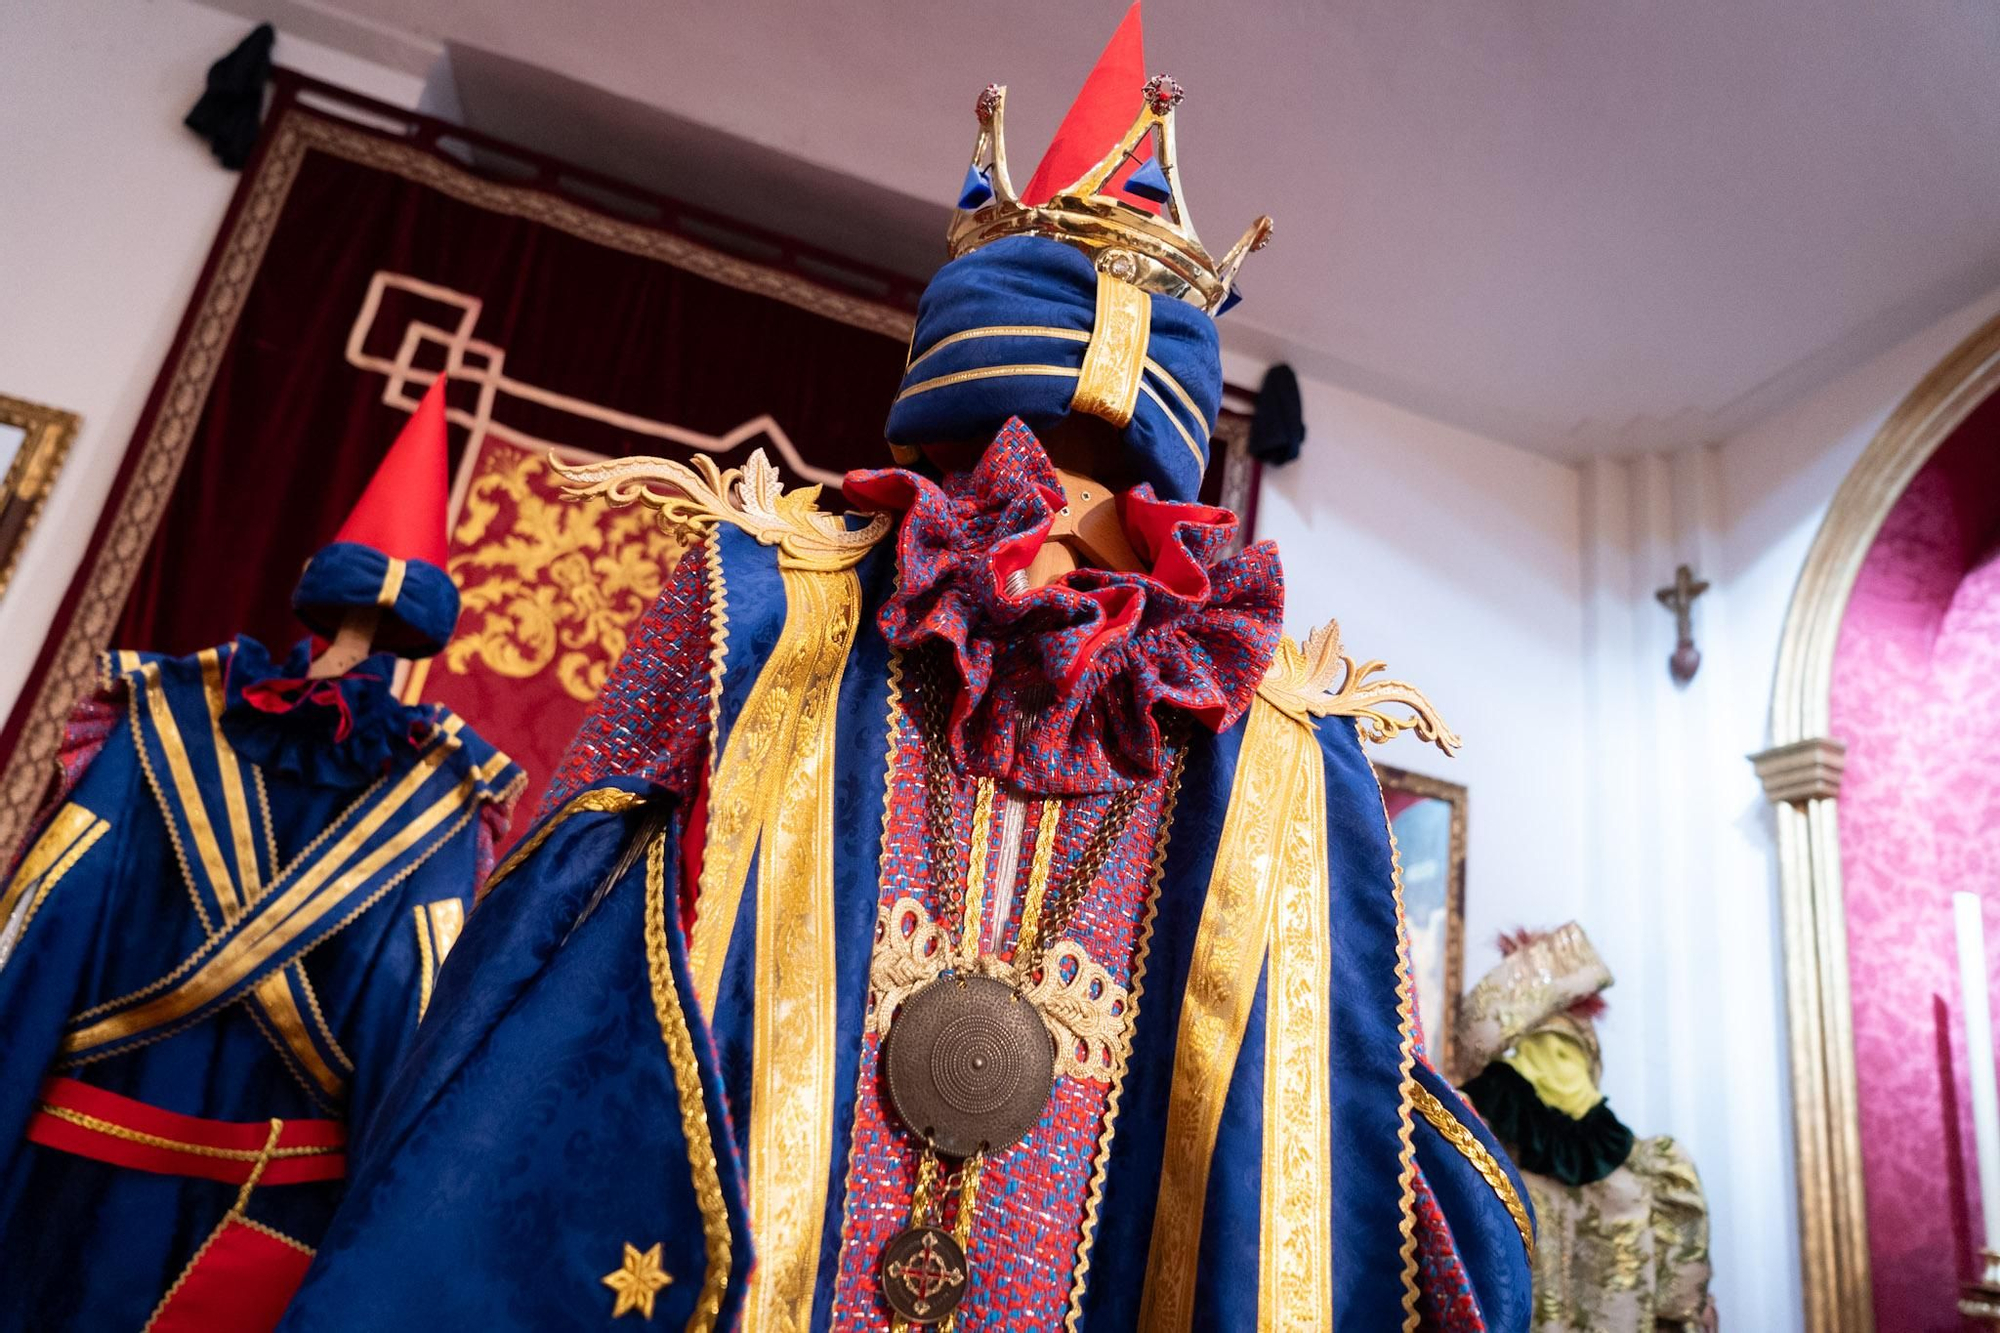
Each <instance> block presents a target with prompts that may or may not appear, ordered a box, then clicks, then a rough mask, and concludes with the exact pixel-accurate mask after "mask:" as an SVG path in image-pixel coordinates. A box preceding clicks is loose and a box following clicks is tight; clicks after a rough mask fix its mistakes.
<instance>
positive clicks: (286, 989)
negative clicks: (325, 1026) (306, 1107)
mask: <svg viewBox="0 0 2000 1333" xmlns="http://www.w3.org/2000/svg"><path fill="white" fill-rule="evenodd" d="M294 972H296V973H297V974H298V979H299V980H300V981H304V980H305V968H304V967H303V966H302V965H300V964H298V963H293V964H292V965H291V966H289V967H284V968H280V969H278V970H277V971H276V972H273V973H272V974H271V975H270V976H268V977H265V978H264V979H263V980H262V981H259V982H258V983H257V984H256V985H255V986H253V987H252V988H251V992H250V993H251V995H252V996H253V997H254V998H255V999H256V1002H257V1005H258V1007H259V1008H261V1009H262V1010H263V1011H264V1013H265V1015H266V1016H267V1017H269V1019H270V1020H271V1024H272V1026H273V1027H275V1028H276V1029H277V1033H276V1035H277V1037H278V1039H279V1040H281V1041H283V1042H284V1043H285V1045H286V1046H287V1047H289V1048H290V1049H291V1052H292V1054H293V1055H295V1056H296V1057H297V1058H298V1061H299V1064H300V1065H301V1066H302V1067H303V1068H304V1069H305V1072H306V1073H307V1074H308V1075H309V1076H310V1077H311V1078H312V1081H313V1082H314V1083H316V1084H318V1085H319V1090H320V1091H321V1092H323V1093H324V1094H326V1096H327V1097H328V1098H329V1099H331V1100H332V1101H334V1102H336V1103H337V1102H338V1101H339V1100H340V1099H341V1098H342V1097H344V1096H346V1095H347V1080H346V1079H344V1078H342V1077H341V1076H340V1073H339V1072H338V1071H337V1070H335V1069H334V1068H333V1067H332V1066H331V1065H329V1064H328V1063H327V1062H326V1057H325V1056H324V1055H322V1054H321V1053H320V1049H319V1046H318V1045H317V1043H315V1042H314V1041H313V1039H312V1034H310V1033H308V1032H307V1031H306V1016H305V1014H304V1013H302V1012H300V1010H299V1004H298V996H297V995H296V994H295V993H294V992H293V990H292V974H293V973H294Z"/></svg>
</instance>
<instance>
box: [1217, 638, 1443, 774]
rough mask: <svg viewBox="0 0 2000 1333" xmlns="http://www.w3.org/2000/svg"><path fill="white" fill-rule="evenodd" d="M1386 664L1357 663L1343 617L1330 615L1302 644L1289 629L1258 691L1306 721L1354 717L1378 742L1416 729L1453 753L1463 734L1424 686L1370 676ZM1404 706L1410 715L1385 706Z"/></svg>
mask: <svg viewBox="0 0 2000 1333" xmlns="http://www.w3.org/2000/svg"><path fill="white" fill-rule="evenodd" d="M1382 669H1383V664H1382V663H1381V662H1379V661H1369V662H1363V663H1360V664H1359V665H1357V664H1356V663H1355V661H1354V659H1353V658H1352V657H1349V656H1348V655H1347V654H1346V653H1344V652H1342V651H1341V643H1340V623H1339V622H1338V621H1333V620H1329V621H1327V622H1326V624H1324V625H1322V626H1320V627H1319V628H1318V629H1316V630H1314V631H1313V632H1312V633H1311V634H1309V635H1307V636H1306V641H1305V644H1304V646H1301V645H1300V644H1298V643H1297V642H1296V641H1294V640H1293V639H1292V637H1291V636H1290V635H1286V636H1284V637H1282V638H1280V639H1279V640H1278V654H1277V657H1276V658H1275V659H1273V661H1272V663H1271V669H1270V671H1269V672H1267V673H1266V674H1265V676H1264V680H1263V683H1262V684H1261V685H1259V686H1258V687H1257V692H1258V694H1260V695H1261V696H1263V697H1264V698H1265V699H1268V700H1270V702H1271V703H1272V704H1274V705H1275V706H1276V707H1277V708H1279V709H1280V710H1281V711H1283V712H1285V713H1288V714H1290V715H1291V716H1293V717H1295V718H1298V719H1299V720H1300V721H1302V722H1303V721H1305V720H1307V719H1308V718H1313V717H1351V718H1354V719H1355V720H1356V721H1357V722H1358V723H1359V724H1360V728H1361V736H1362V738H1363V739H1364V740H1370V741H1375V742H1377V743H1378V744H1379V743H1380V742H1382V741H1386V740H1388V739H1389V738H1390V737H1391V736H1394V735H1395V734H1397V733H1398V732H1402V731H1414V732H1415V733H1416V735H1417V739H1418V740H1421V741H1429V742H1430V743H1431V744H1433V745H1435V746H1437V747H1438V749H1440V750H1442V751H1444V752H1445V753H1446V754H1452V753H1454V752H1456V751H1457V749H1458V747H1459V739H1458V736H1457V734H1456V733H1454V732H1453V731H1452V730H1451V728H1449V727H1447V726H1446V725H1445V724H1444V721H1443V719H1441V718H1440V717H1439V716H1438V713H1437V709H1435V708H1433V707H1432V706H1431V701H1430V700H1429V699H1426V698H1425V697H1424V692H1423V691H1422V690H1420V689H1418V688H1417V687H1416V686H1414V685H1411V684H1409V683H1408V682H1407V681H1400V680H1370V679H1369V678H1370V677H1371V676H1373V675H1375V673H1377V672H1378V671H1381V670H1382ZM1390 707H1401V708H1407V709H1408V710H1409V716H1407V717H1404V716H1398V715H1393V714H1390V713H1387V712H1384V711H1383V710H1384V709H1386V708H1390Z"/></svg>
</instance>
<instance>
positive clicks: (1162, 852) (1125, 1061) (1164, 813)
mask: <svg viewBox="0 0 2000 1333" xmlns="http://www.w3.org/2000/svg"><path fill="white" fill-rule="evenodd" d="M1186 763H1187V747H1186V746H1185V745H1183V746H1181V747H1179V748H1178V750H1177V751H1176V752H1175V754H1174V766H1173V771H1172V772H1171V773H1170V774H1168V776H1167V789H1166V794H1165V795H1164V796H1163V797H1162V798H1161V800H1160V822H1159V832H1158V833H1157V834H1156V835H1155V836H1154V839H1153V866H1152V873H1151V874H1150V875H1149V876H1148V878H1147V881H1146V901H1145V903H1144V905H1143V906H1142V907H1141V908H1140V910H1139V936H1138V941H1137V943H1136V944H1135V945H1134V946H1133V951H1132V993H1131V995H1130V996H1129V997H1127V1000H1126V1005H1125V1031H1124V1033H1123V1035H1122V1036H1121V1037H1120V1039H1119V1042H1118V1046H1117V1049H1116V1051H1115V1052H1114V1054H1113V1057H1112V1062H1111V1092H1110V1094H1109V1095H1108V1096H1107V1097H1106V1098H1105V1101H1104V1128H1103V1130H1102V1131H1100V1132H1099V1134H1098V1136H1097V1153H1096V1157H1095V1160H1094V1161H1093V1162H1092V1164H1091V1168H1090V1183H1089V1185H1088V1186H1086V1187H1085V1190H1084V1198H1083V1227H1082V1231H1081V1235H1080V1236H1079V1238H1078V1241H1077V1247H1076V1267H1075V1270H1074V1271H1073V1272H1072V1274H1071V1276H1070V1286H1069V1312H1068V1313H1067V1314H1065V1315H1064V1316H1063V1329H1064V1333H1079V1329H1080V1327H1081V1321H1082V1319H1083V1292H1084V1287H1085V1285H1086V1284H1087V1283H1088V1282H1089V1280H1090V1251H1091V1247H1092V1245H1093V1244H1094V1243H1095V1242H1096V1240H1097V1214H1098V1209H1099V1208H1100V1207H1101V1206H1102V1204H1103V1202H1104V1183H1105V1181H1106V1180H1107V1179H1109V1178H1110V1169H1111V1141H1112V1138H1113V1136H1114V1135H1115V1134H1116V1133H1117V1130H1118V1108H1119V1103H1120V1102H1121V1101H1122V1100H1123V1098H1124V1094H1125V1073H1126V1070H1127V1069H1128V1068H1129V1067H1130V1064H1131V1059H1132V1033H1133V1031H1134V1030H1136V1028H1137V1027H1138V1024H1139V1001H1140V1000H1141V999H1142V998H1144V996H1145V993H1146V964H1147V962H1148V960H1149V959H1150V958H1151V957H1152V950H1153V919H1154V918H1155V917H1156V916H1157V915H1158V914H1159V909H1160V885H1161V884H1163V883H1164V882H1165V881H1166V877H1167V846H1168V844H1169V843H1170V842H1171V841H1172V839H1173V827H1174V810H1175V808H1176V807H1177V806H1178V805H1179V804H1180V794H1181V771H1182V769H1183V767H1184V766H1185V764H1186ZM1050 804H1054V802H1051V803H1050ZM1044 823H1050V821H1047V820H1045V821H1044ZM1053 833H1054V830H1053V827H1051V828H1050V834H1051V838H1050V841H1051V842H1053V841H1054V838H1053ZM1037 850H1039V848H1038V849H1037Z"/></svg>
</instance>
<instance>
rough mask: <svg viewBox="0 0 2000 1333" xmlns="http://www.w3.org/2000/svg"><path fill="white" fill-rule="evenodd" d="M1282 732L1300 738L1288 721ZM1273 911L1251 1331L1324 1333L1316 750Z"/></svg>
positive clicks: (1323, 984) (1329, 1309)
mask: <svg viewBox="0 0 2000 1333" xmlns="http://www.w3.org/2000/svg"><path fill="white" fill-rule="evenodd" d="M1281 725H1286V726H1289V727H1290V728H1291V729H1292V730H1295V731H1297V730H1303V731H1305V732H1306V735H1307V738H1308V740H1311V739H1312V736H1311V730H1310V728H1300V727H1298V726H1296V725H1294V724H1292V723H1290V722H1286V723H1283V724H1281ZM1283 799H1284V800H1285V801H1286V802H1288V805H1287V806H1286V807H1285V808H1283V809H1281V810H1277V811H1274V812H1273V817H1275V818H1277V819H1279V820H1281V821H1282V827H1281V830H1280V834H1279V836H1280V842H1279V845H1278V847H1277V849H1276V851H1277V859H1276V863H1275V865H1274V866H1273V870H1272V873H1273V875H1274V877H1275V878H1276V880H1277V893H1276V900H1275V902H1274V903H1273V904H1272V923H1271V944H1270V956H1269V962H1268V965H1267V966H1268V971H1267V973H1266V978H1267V979H1266V982H1265V986H1266V991H1265V1010H1264V1012H1265V1025H1264V1154H1263V1164H1264V1165H1263V1173H1262V1180H1261V1182H1260V1198H1259V1205H1258V1215H1259V1228H1258V1233H1257V1235H1258V1286H1257V1293H1258V1294H1257V1326H1258V1328H1259V1329H1300V1330H1319V1329H1328V1328H1332V1327H1333V1164H1332V1162H1330V1161H1329V1160H1328V1158H1329V1156H1330V1154H1331V1152H1332V1148H1331V1145H1330V1143H1329V1141H1328V1138H1327V1125H1328V1123H1329V1122H1330V1120H1331V1113H1330V1109H1329V1103H1330V1101H1331V1093H1330V1090H1329V1088H1328V1080H1329V1078H1330V1077H1331V1075H1330V1069H1331V1051H1330V1049H1329V1045H1330V1042H1329V1020H1328V1015H1327V1011H1326V1010H1327V998H1328V996H1330V995H1331V994H1332V993H1333V977H1332V969H1333V945H1332V940H1331V927H1330V924H1329V915H1330V911H1331V908H1330V905H1329V903H1328V897H1327V859H1326V769H1325V765H1324V761H1323V760H1322V758H1321V755H1320V750H1319V746H1318V745H1317V744H1310V745H1308V746H1307V747H1305V748H1301V749H1300V750H1298V752H1297V754H1296V756H1295V766H1294V769H1293V775H1292V781H1291V782H1289V783H1288V784H1287V785H1286V786H1285V788H1284V789H1283Z"/></svg>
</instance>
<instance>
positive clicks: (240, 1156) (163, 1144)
mask: <svg viewBox="0 0 2000 1333" xmlns="http://www.w3.org/2000/svg"><path fill="white" fill-rule="evenodd" d="M35 1109H36V1110H37V1111H40V1112H41V1113H42V1114H43V1115H46V1116H50V1117H53V1118H54V1119H57V1120H63V1121H67V1122H68V1123H70V1124H72V1125H75V1126H77V1127H78V1128H79V1129H88V1130H91V1131H93V1132H95V1133H98V1134H103V1135H106V1136H108V1137H110V1138H114V1139H123V1140H125V1141H126V1142H127V1143H143V1144H145V1145H146V1146H147V1147H148V1148H166V1149H169V1150H170V1151H173V1152H182V1153H187V1154H188V1155H189V1156H192V1157H214V1158H219V1159H221V1160H222V1161H225V1162H256V1161H264V1160H276V1159H278V1158H281V1157H327V1156H331V1155H332V1154H334V1153H342V1152H346V1151H347V1149H346V1147H345V1146H344V1145H341V1144H315V1145H313V1146H310V1147H300V1148H277V1147H273V1148H269V1149H266V1148H214V1147H210V1146H209V1145H208V1144H206V1143H187V1142H185V1141H183V1140H181V1139H169V1138H164V1137H162V1136H161V1135H158V1134H148V1133H146V1132H145V1131H143V1130H137V1129H128V1128H126V1127H125V1126H124V1125H118V1124H113V1123H112V1122H111V1121H109V1120H100V1119H98V1118H97V1117H96V1116H94V1115H90V1114H88V1113H86V1112H83V1111H72V1110H71V1109H70V1108H69V1107H67V1106H52V1105H50V1104H49V1103H48V1102H40V1101H38V1102H36V1103H35Z"/></svg>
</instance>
